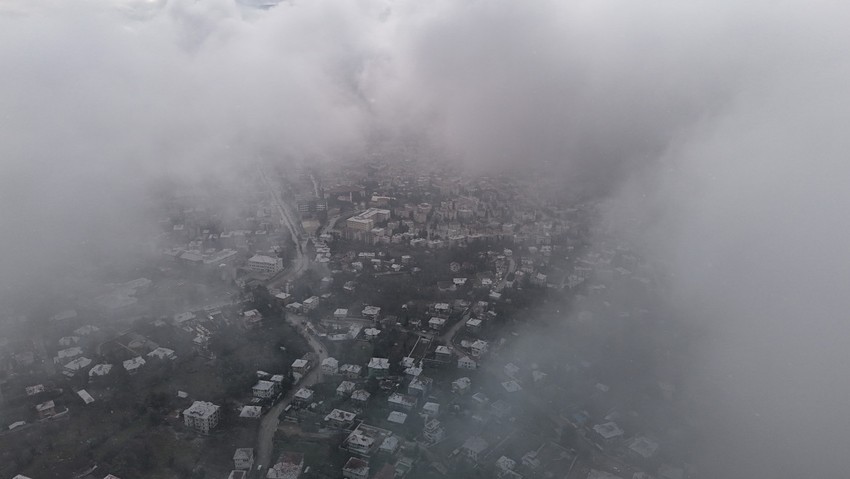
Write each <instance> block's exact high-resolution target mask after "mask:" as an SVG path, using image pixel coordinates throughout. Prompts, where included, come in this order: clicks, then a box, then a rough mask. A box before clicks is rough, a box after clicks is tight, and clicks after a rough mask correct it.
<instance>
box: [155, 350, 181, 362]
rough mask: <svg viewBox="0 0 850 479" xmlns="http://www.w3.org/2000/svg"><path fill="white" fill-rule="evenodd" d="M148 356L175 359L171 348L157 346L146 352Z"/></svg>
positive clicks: (175, 356)
mask: <svg viewBox="0 0 850 479" xmlns="http://www.w3.org/2000/svg"><path fill="white" fill-rule="evenodd" d="M148 357H149V358H156V359H168V360H172V361H173V360H175V359H177V355H176V354H174V350H173V349H168V348H163V347H159V348H156V349H154V350H153V351H151V352H149V353H148Z"/></svg>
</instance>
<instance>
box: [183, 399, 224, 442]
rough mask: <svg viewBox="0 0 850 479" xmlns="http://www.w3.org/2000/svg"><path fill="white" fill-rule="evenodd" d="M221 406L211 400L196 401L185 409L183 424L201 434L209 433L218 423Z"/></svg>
mask: <svg viewBox="0 0 850 479" xmlns="http://www.w3.org/2000/svg"><path fill="white" fill-rule="evenodd" d="M220 410H221V408H220V407H219V406H216V405H215V404H213V403H211V402H206V401H195V402H194V403H192V405H191V406H189V407H188V408H187V409H185V410H183V424H185V425H186V427H191V428H192V429H195V430H196V431H198V432H200V433H201V434H209V432H210V431H211V430H212V429H215V427H216V426H217V425H218V420H219V419H220V417H221V412H220Z"/></svg>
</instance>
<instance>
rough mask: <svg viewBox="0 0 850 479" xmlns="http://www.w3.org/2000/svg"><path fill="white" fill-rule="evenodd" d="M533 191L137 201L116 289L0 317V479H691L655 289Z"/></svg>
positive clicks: (394, 185) (491, 182) (413, 190)
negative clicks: (146, 219)
mask: <svg viewBox="0 0 850 479" xmlns="http://www.w3.org/2000/svg"><path fill="white" fill-rule="evenodd" d="M546 181H547V180H546V179H545V178H544V177H542V176H535V174H533V173H522V174H510V175H509V174H500V175H492V176H490V175H485V174H478V173H476V174H473V173H463V172H458V171H456V170H454V169H453V168H452V167H451V165H449V164H442V163H439V162H436V163H431V164H421V163H417V162H413V161H392V162H390V161H385V160H382V159H380V158H370V159H368V160H363V161H360V162H348V163H345V164H342V165H340V164H302V165H301V166H298V167H297V168H283V167H280V166H278V165H276V164H274V163H273V162H271V161H259V162H257V164H251V165H250V166H246V167H245V170H244V172H243V175H242V180H240V181H238V182H235V183H236V185H235V186H234V185H233V184H231V185H230V187H229V188H228V187H225V186H216V185H212V186H210V187H209V188H206V189H204V188H192V189H173V190H169V191H167V192H166V194H161V195H158V196H157V197H156V198H155V199H154V200H152V202H155V208H156V211H157V212H159V213H160V216H161V219H160V220H159V222H158V231H157V233H156V235H155V236H154V237H152V238H151V239H150V241H148V244H149V245H150V248H149V249H150V251H149V252H148V254H147V255H143V257H142V258H141V259H140V260H139V261H138V264H137V266H136V267H135V268H132V269H129V270H120V271H116V272H114V273H113V274H112V276H111V277H109V278H107V279H105V280H104V281H100V282H98V281H85V282H83V281H81V282H80V283H79V284H77V285H76V286H75V289H73V292H72V293H65V294H55V295H52V296H50V297H48V298H46V299H45V301H44V302H43V303H42V304H39V305H38V307H35V308H30V309H25V308H21V307H18V308H17V309H15V308H10V309H9V310H8V311H4V312H3V314H5V315H6V316H7V318H8V321H7V324H6V326H5V327H6V328H7V331H4V332H3V334H2V336H0V337H2V338H3V339H2V340H0V401H2V403H0V425H2V426H3V432H2V433H0V458H2V461H0V475H3V476H5V477H13V476H14V477H15V478H20V479H24V478H30V477H31V478H34V479H40V478H48V477H56V478H72V477H73V478H80V479H83V478H85V479H88V478H97V479H100V478H124V479H127V478H131V477H147V478H171V477H179V478H222V479H225V478H229V479H245V478H268V479H298V478H338V477H345V478H348V479H370V478H376V479H387V478H431V477H433V478H437V477H482V478H489V477H496V478H515V479H518V478H559V479H560V478H564V479H585V478H587V479H616V478H621V479H641V478H650V477H654V478H658V479H683V478H693V477H698V474H697V471H696V470H695V468H694V467H693V466H691V465H690V463H689V457H688V454H689V448H688V447H687V446H686V445H687V444H689V443H692V442H693V441H695V440H696V438H695V437H694V429H695V427H694V424H695V422H696V421H697V419H696V418H694V417H692V416H691V415H690V413H689V410H688V407H687V404H688V398H687V395H686V392H683V391H679V390H678V388H677V383H678V382H679V379H680V377H681V374H682V372H681V366H680V365H679V364H678V363H679V362H680V360H681V358H683V357H686V351H685V350H686V348H687V341H686V340H684V339H683V336H684V335H686V333H687V332H685V331H680V330H679V329H677V327H676V326H675V325H674V324H672V323H671V322H670V321H668V320H667V319H666V317H665V314H666V313H665V312H663V311H660V310H658V309H657V308H655V307H654V306H653V305H654V304H656V301H654V299H655V298H656V296H658V295H660V294H661V293H662V292H663V288H664V284H665V283H664V282H665V279H664V275H663V272H662V271H661V270H660V267H658V266H657V265H652V264H649V263H648V262H646V261H645V260H643V259H642V258H641V257H640V256H639V255H638V254H637V253H635V251H634V250H633V248H631V247H630V245H628V244H627V243H624V242H623V241H622V240H620V239H616V238H618V236H616V235H613V234H611V232H610V231H607V229H606V226H605V225H604V224H600V222H599V221H598V218H599V209H600V208H601V207H603V206H604V205H602V204H600V202H598V201H596V200H594V198H592V197H581V196H579V195H575V196H573V197H567V200H568V201H565V198H564V197H552V195H549V196H548V197H547V194H546V193H543V191H544V190H547V189H544V188H540V187H539V186H540V185H543V184H545V183H546ZM548 190H551V188H550V189H548ZM649 338H652V339H651V340H650V339H649ZM647 344H651V345H652V346H653V348H654V349H647V348H646V345H647ZM613 351H616V354H613V353H612V352H613Z"/></svg>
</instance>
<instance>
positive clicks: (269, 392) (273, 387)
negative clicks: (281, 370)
mask: <svg viewBox="0 0 850 479" xmlns="http://www.w3.org/2000/svg"><path fill="white" fill-rule="evenodd" d="M251 391H252V392H253V393H254V397H256V398H261V399H269V398H271V397H273V396H274V395H275V393H276V392H277V384H275V383H273V382H271V381H265V380H262V379H261V380H259V381H257V384H255V385H254V387H253V388H251ZM237 469H238V468H237Z"/></svg>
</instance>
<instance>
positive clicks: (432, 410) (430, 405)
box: [422, 401, 440, 417]
mask: <svg viewBox="0 0 850 479" xmlns="http://www.w3.org/2000/svg"><path fill="white" fill-rule="evenodd" d="M422 412H423V413H425V415H426V416H429V417H437V415H438V414H440V405H439V404H438V403H435V402H430V401H429V402H426V403H425V404H424V405H422Z"/></svg>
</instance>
